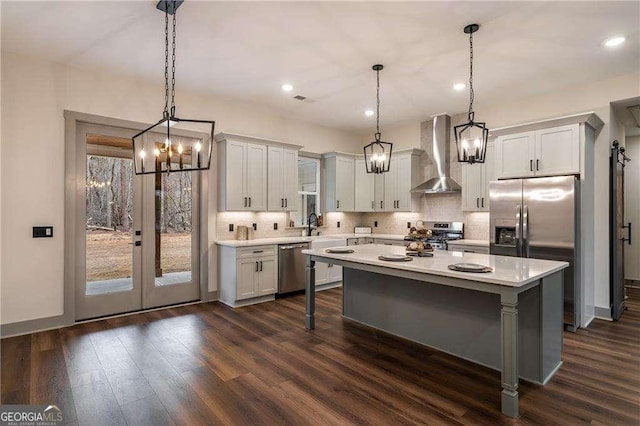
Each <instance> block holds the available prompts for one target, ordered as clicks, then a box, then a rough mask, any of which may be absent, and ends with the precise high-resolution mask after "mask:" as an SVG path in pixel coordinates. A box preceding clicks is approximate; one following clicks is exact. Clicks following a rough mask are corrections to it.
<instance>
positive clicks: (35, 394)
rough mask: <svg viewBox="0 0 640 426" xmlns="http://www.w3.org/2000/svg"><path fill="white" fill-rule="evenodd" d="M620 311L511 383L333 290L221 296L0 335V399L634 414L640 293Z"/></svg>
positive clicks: (158, 407) (123, 411)
mask: <svg viewBox="0 0 640 426" xmlns="http://www.w3.org/2000/svg"><path fill="white" fill-rule="evenodd" d="M629 293H630V296H631V297H630V300H629V303H628V306H629V310H628V311H627V312H626V313H625V314H624V315H623V317H622V319H621V320H620V321H619V322H606V321H599V320H595V321H594V322H593V324H592V325H591V326H590V327H589V328H587V329H580V330H579V331H578V332H577V333H575V334H571V333H565V340H564V342H565V346H564V352H563V359H564V365H563V366H562V368H561V369H560V371H559V372H558V373H557V374H556V375H555V377H554V378H553V379H552V380H551V382H550V383H548V384H547V385H546V386H544V387H540V386H534V385H530V384H527V383H521V385H520V395H521V398H520V409H521V417H520V418H519V419H517V420H511V419H508V418H506V417H503V416H502V414H501V413H500V374H499V373H498V372H497V371H493V370H490V369H488V368H484V367H480V366H477V365H475V364H472V363H470V362H466V361H463V360H460V359H457V358H455V357H453V356H449V355H446V354H444V353H441V352H438V351H435V350H432V349H429V348H425V347H422V346H420V345H417V344H414V343H410V342H407V341H405V340H402V339H399V338H395V337H393V336H389V335H386V334H383V333H380V332H377V331H375V330H372V329H370V328H367V327H364V326H360V325H357V324H354V323H353V322H350V321H348V320H343V319H342V318H341V316H340V312H341V290H340V289H333V290H328V291H324V292H321V293H319V294H318V297H317V315H316V323H317V329H316V330H314V331H307V330H305V328H304V296H296V297H292V298H286V299H281V300H277V301H275V302H271V303H264V304H261V305H255V306H250V307H246V308H241V309H236V310H233V309H230V308H228V307H226V306H224V305H222V304H220V303H207V304H201V305H191V306H184V307H179V308H173V309H166V310H161V311H154V312H149V313H141V314H137V315H130V316H126V317H119V318H112V319H107V320H102V321H96V322H91V323H86V324H81V325H76V326H73V327H69V328H64V329H60V330H54V331H47V332H41V333H35V334H31V335H27V336H21V337H14V338H9V339H4V340H2V341H1V345H2V347H1V350H2V353H1V355H2V364H1V365H2V367H1V374H2V377H1V380H2V386H1V392H2V394H1V401H2V403H3V404H26V403H31V404H57V405H58V406H59V407H60V408H61V409H62V412H63V415H64V416H65V421H66V422H67V423H70V424H80V425H91V426H94V425H99V424H105V425H119V424H123V425H124V424H128V425H154V426H155V425H163V424H181V425H197V424H207V425H210V424H269V425H273V424H321V425H328V424H356V423H358V424H363V423H365V424H378V425H390V424H393V425H397V424H459V423H461V424H503V423H527V424H544V425H551V424H562V425H573V424H583V423H593V424H636V425H637V424H638V423H639V422H640V364H639V362H640V291H638V290H631V291H629Z"/></svg>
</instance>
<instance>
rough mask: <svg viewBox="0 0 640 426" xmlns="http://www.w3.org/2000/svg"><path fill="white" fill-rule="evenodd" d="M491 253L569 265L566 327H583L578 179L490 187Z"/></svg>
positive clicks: (513, 182) (515, 181) (533, 180)
mask: <svg viewBox="0 0 640 426" xmlns="http://www.w3.org/2000/svg"><path fill="white" fill-rule="evenodd" d="M489 197H490V224H491V234H490V238H491V241H490V251H491V254H496V255H502V256H518V257H530V258H534V259H547V260H560V261H566V262H569V265H570V266H569V268H567V269H565V270H564V323H565V328H566V329H567V330H570V331H575V330H576V329H577V328H578V327H579V326H580V291H579V290H580V285H579V283H580V268H579V265H578V252H579V251H578V248H579V244H578V243H579V235H580V232H579V229H580V207H579V206H580V201H579V181H578V179H577V178H576V177H575V176H558V177H541V178H529V179H510V180H501V181H494V182H491V183H490V184H489Z"/></svg>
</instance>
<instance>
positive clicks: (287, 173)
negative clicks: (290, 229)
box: [267, 146, 298, 211]
mask: <svg viewBox="0 0 640 426" xmlns="http://www.w3.org/2000/svg"><path fill="white" fill-rule="evenodd" d="M267 164H268V168H267V181H268V186H267V193H268V197H267V198H268V201H267V209H268V210H269V211H292V210H297V204H298V203H297V200H298V186H297V185H298V151H297V150H294V149H287V148H283V147H277V146H269V147H268V149H267Z"/></svg>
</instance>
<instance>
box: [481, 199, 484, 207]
mask: <svg viewBox="0 0 640 426" xmlns="http://www.w3.org/2000/svg"><path fill="white" fill-rule="evenodd" d="M481 206H482V208H484V197H482V203H481Z"/></svg>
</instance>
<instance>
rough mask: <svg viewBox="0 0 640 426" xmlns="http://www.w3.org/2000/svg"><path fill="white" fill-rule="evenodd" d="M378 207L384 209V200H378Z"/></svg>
mask: <svg viewBox="0 0 640 426" xmlns="http://www.w3.org/2000/svg"><path fill="white" fill-rule="evenodd" d="M380 208H381V209H384V201H380Z"/></svg>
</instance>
